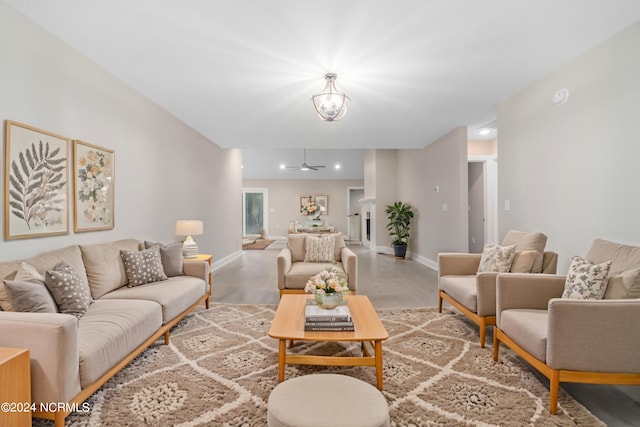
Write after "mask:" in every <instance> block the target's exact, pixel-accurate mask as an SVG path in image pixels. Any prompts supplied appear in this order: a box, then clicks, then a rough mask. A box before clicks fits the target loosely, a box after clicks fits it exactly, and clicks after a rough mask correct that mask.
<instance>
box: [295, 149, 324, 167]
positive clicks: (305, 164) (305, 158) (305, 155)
mask: <svg viewBox="0 0 640 427" xmlns="http://www.w3.org/2000/svg"><path fill="white" fill-rule="evenodd" d="M303 152H304V153H303V156H304V159H303V162H302V165H300V166H287V169H293V170H298V171H309V170H311V171H317V170H318V169H320V168H324V167H325V166H324V165H313V166H312V165H308V164H307V150H306V149H304V150H303Z"/></svg>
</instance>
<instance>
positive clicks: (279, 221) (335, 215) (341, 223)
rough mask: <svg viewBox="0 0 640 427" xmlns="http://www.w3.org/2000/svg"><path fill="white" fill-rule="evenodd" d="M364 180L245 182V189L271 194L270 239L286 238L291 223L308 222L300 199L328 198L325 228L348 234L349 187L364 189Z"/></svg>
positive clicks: (324, 218)
mask: <svg viewBox="0 0 640 427" xmlns="http://www.w3.org/2000/svg"><path fill="white" fill-rule="evenodd" d="M363 185H364V182H363V181H362V180H304V181H296V180H244V182H243V184H242V186H243V188H266V189H267V190H268V205H269V207H268V215H269V228H268V234H269V235H270V236H286V235H287V229H288V225H289V222H290V221H294V220H295V221H299V222H301V223H304V222H306V221H307V220H308V219H307V217H305V216H303V215H300V197H301V196H308V195H326V196H328V209H329V214H328V215H324V216H323V217H322V218H323V220H324V223H325V224H328V225H334V226H335V227H336V231H340V232H342V233H344V234H345V235H346V234H347V221H348V218H347V215H348V214H349V213H348V211H347V200H348V197H349V196H348V193H347V188H348V187H362V186H363Z"/></svg>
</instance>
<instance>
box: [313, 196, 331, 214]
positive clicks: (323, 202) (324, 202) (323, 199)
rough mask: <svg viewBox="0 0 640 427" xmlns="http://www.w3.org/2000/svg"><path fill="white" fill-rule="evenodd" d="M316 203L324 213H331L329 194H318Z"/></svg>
mask: <svg viewBox="0 0 640 427" xmlns="http://www.w3.org/2000/svg"><path fill="white" fill-rule="evenodd" d="M316 205H318V209H320V211H321V212H322V214H323V215H327V214H328V213H329V196H316Z"/></svg>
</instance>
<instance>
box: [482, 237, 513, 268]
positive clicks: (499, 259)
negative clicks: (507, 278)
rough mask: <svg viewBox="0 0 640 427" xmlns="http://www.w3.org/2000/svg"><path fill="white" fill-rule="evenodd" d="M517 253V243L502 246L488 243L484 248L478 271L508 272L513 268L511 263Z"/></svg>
mask: <svg viewBox="0 0 640 427" xmlns="http://www.w3.org/2000/svg"><path fill="white" fill-rule="evenodd" d="M515 254H516V245H511V246H500V245H496V244H494V243H487V244H485V245H484V249H483V250H482V257H481V258H480V265H479V266H478V273H483V272H497V273H506V272H507V271H509V269H510V268H511V263H512V262H513V258H514V256H515Z"/></svg>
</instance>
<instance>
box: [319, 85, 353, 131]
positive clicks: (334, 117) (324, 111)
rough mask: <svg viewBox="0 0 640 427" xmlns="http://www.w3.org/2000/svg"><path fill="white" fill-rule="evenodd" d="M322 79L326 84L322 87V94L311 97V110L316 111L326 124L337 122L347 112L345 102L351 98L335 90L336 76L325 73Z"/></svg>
mask: <svg viewBox="0 0 640 427" xmlns="http://www.w3.org/2000/svg"><path fill="white" fill-rule="evenodd" d="M324 78H325V79H326V80H327V84H326V85H325V86H324V89H323V91H322V93H319V94H317V95H313V96H312V97H311V101H312V102H313V108H315V109H316V112H317V113H318V116H319V117H320V118H321V119H322V120H325V121H328V122H333V121H338V120H340V119H342V118H343V117H344V115H345V113H346V112H347V101H351V98H349V97H348V96H347V95H345V94H344V93H342V92H338V90H337V89H336V85H335V81H336V79H337V78H338V76H337V75H336V74H334V73H327V74H325V75H324Z"/></svg>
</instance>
